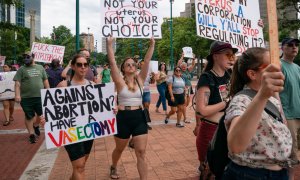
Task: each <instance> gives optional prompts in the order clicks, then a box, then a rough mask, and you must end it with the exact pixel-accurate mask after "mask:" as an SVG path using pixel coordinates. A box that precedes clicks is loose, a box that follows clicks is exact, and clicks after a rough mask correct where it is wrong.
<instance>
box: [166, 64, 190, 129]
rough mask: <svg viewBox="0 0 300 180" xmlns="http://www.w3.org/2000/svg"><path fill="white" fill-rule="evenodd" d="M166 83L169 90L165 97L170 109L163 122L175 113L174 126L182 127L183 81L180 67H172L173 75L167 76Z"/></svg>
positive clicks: (167, 120)
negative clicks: (175, 120) (167, 95)
mask: <svg viewBox="0 0 300 180" xmlns="http://www.w3.org/2000/svg"><path fill="white" fill-rule="evenodd" d="M167 84H168V87H167V88H168V92H169V97H167V99H168V105H169V106H170V107H171V110H170V112H169V113H168V114H167V116H166V119H165V124H167V123H168V122H169V118H170V117H171V116H172V115H173V114H175V113H177V122H176V127H184V124H183V123H181V117H182V114H183V106H184V93H185V82H184V79H183V78H182V77H181V69H180V67H176V68H174V74H173V76H170V77H169V79H168V81H167Z"/></svg>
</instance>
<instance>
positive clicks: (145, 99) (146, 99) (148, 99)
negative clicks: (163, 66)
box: [143, 92, 151, 103]
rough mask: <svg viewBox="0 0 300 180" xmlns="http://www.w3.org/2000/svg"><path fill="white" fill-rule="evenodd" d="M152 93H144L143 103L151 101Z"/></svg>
mask: <svg viewBox="0 0 300 180" xmlns="http://www.w3.org/2000/svg"><path fill="white" fill-rule="evenodd" d="M150 100H151V95H150V92H144V93H143V103H150Z"/></svg>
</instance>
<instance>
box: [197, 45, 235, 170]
mask: <svg viewBox="0 0 300 180" xmlns="http://www.w3.org/2000/svg"><path fill="white" fill-rule="evenodd" d="M236 52H237V49H236V48H232V46H231V44H228V43H223V42H219V41H214V42H213V43H212V44H211V47H210V54H209V55H208V56H207V61H208V64H207V66H206V68H205V70H204V71H205V72H204V73H203V74H202V75H201V76H200V79H199V81H198V85H197V88H198V90H197V101H196V111H197V114H198V116H200V117H201V118H200V119H201V122H197V125H199V126H200V127H199V132H198V133H197V140H196V145H197V151H198V158H199V161H200V166H199V168H198V169H199V171H200V172H203V170H205V167H206V163H205V161H206V153H207V147H208V144H209V142H210V140H211V139H212V137H213V134H214V132H215V130H216V129H217V126H218V123H219V120H220V118H221V117H222V116H223V115H224V111H225V107H226V104H227V102H228V100H229V99H228V98H227V96H228V90H227V86H228V84H229V79H230V75H229V73H228V72H227V70H228V69H229V68H231V67H232V65H233V63H234V59H235V53H236Z"/></svg>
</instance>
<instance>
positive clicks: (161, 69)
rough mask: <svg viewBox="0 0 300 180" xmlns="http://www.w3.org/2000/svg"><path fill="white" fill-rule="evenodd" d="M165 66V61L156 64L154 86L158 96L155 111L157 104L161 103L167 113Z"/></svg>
mask: <svg viewBox="0 0 300 180" xmlns="http://www.w3.org/2000/svg"><path fill="white" fill-rule="evenodd" d="M166 81H167V67H166V63H164V62H161V63H160V64H159V66H158V74H157V75H156V87H157V91H158V93H159V98H158V100H157V103H156V110H155V112H157V113H159V110H158V109H159V106H160V104H162V107H163V110H164V112H165V114H167V102H166V88H167V82H166Z"/></svg>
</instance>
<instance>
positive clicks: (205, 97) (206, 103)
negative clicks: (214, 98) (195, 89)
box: [204, 91, 210, 105]
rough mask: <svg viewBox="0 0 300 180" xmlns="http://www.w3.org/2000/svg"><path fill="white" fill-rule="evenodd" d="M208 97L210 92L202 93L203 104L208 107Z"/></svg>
mask: <svg viewBox="0 0 300 180" xmlns="http://www.w3.org/2000/svg"><path fill="white" fill-rule="evenodd" d="M209 97H210V92H209V91H206V92H204V103H205V105H208V101H209Z"/></svg>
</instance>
